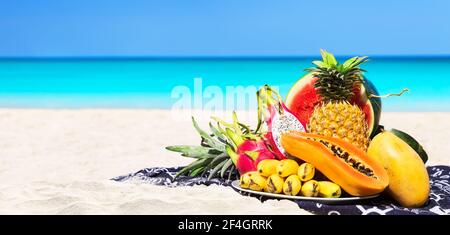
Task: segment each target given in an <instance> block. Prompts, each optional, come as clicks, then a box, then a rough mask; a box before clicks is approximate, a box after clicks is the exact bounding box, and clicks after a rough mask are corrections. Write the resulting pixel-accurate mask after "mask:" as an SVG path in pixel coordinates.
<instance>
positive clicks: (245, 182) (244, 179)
mask: <svg viewBox="0 0 450 235" xmlns="http://www.w3.org/2000/svg"><path fill="white" fill-rule="evenodd" d="M256 173H257V172H256V171H250V172H247V173H245V174H243V175H241V178H240V179H239V186H241V188H248V187H249V184H250V176H251V175H252V174H256Z"/></svg>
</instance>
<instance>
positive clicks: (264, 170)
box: [258, 159, 280, 177]
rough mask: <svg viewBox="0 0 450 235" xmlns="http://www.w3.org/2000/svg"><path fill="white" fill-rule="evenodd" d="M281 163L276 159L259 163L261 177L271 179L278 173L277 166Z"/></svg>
mask: <svg viewBox="0 0 450 235" xmlns="http://www.w3.org/2000/svg"><path fill="white" fill-rule="evenodd" d="M279 162H280V161H278V160H276V159H266V160H262V161H260V162H259V163H258V172H259V174H260V175H262V176H265V177H269V176H270V175H273V174H275V173H276V172H277V165H278V163H279Z"/></svg>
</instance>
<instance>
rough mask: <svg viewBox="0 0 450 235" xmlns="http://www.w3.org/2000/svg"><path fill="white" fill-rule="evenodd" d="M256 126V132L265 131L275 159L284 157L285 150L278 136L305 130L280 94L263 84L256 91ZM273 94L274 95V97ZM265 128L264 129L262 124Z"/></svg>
mask: <svg viewBox="0 0 450 235" xmlns="http://www.w3.org/2000/svg"><path fill="white" fill-rule="evenodd" d="M257 96H258V127H257V129H256V132H266V134H265V135H264V137H265V139H266V141H267V142H268V145H269V146H270V149H271V150H272V152H273V153H274V154H275V155H276V158H277V159H280V160H281V159H285V158H286V152H285V150H284V148H283V146H282V145H281V140H280V137H281V135H282V134H283V133H285V132H288V131H293V130H295V131H303V132H304V131H305V127H304V126H303V125H302V123H301V122H300V121H299V119H298V117H297V116H295V115H294V114H293V113H292V112H291V111H290V110H289V109H288V108H287V107H286V105H284V103H283V101H282V99H281V97H280V95H279V94H278V93H277V92H276V91H274V90H273V89H272V88H270V87H269V86H267V85H265V86H264V87H263V88H261V89H260V90H259V91H258V93H257ZM274 96H275V97H274ZM263 124H266V125H265V127H266V128H267V130H263V129H264V125H263Z"/></svg>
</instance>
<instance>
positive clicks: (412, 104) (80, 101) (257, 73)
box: [0, 57, 450, 111]
mask: <svg viewBox="0 0 450 235" xmlns="http://www.w3.org/2000/svg"><path fill="white" fill-rule="evenodd" d="M312 59H317V58H285V59H282V58H281V59H280V58H255V59H252V58H240V59H231V58H223V59H1V60H0V108H165V109H167V108H171V107H172V105H173V104H174V103H175V102H176V101H177V99H176V98H172V97H171V92H172V90H173V89H174V87H176V86H186V87H187V88H189V89H193V86H194V78H202V86H203V87H207V86H216V87H218V88H219V89H222V90H223V91H224V92H225V87H226V86H252V85H253V86H261V85H263V84H270V85H274V86H278V87H279V89H280V92H281V94H282V95H283V96H284V97H285V95H286V94H287V92H288V90H289V88H290V87H291V85H292V84H294V82H295V81H296V80H297V79H298V78H300V77H301V76H303V75H304V73H305V72H304V69H305V68H308V67H310V66H311V60H312ZM363 68H364V69H365V70H367V71H368V72H367V73H366V74H365V75H366V77H367V78H368V79H370V80H371V81H372V82H373V83H374V84H375V85H376V87H377V88H378V90H379V92H380V93H381V94H386V93H396V92H399V91H400V90H401V89H403V88H405V87H406V88H409V90H410V92H409V93H406V94H404V96H402V97H391V98H388V99H385V100H383V109H384V110H386V111H450V58H428V57H427V58H407V57H406V58H381V57H380V58H371V60H370V61H369V62H368V63H367V64H365V65H364V66H363Z"/></svg>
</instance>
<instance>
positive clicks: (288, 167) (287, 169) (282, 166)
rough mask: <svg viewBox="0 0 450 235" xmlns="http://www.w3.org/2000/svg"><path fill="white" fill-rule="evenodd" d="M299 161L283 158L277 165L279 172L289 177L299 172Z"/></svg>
mask: <svg viewBox="0 0 450 235" xmlns="http://www.w3.org/2000/svg"><path fill="white" fill-rule="evenodd" d="M297 171H298V163H297V162H296V161H294V160H292V159H284V160H281V161H280V162H279V164H278V166H277V173H278V175H280V176H281V177H288V176H290V175H295V174H297Z"/></svg>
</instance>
